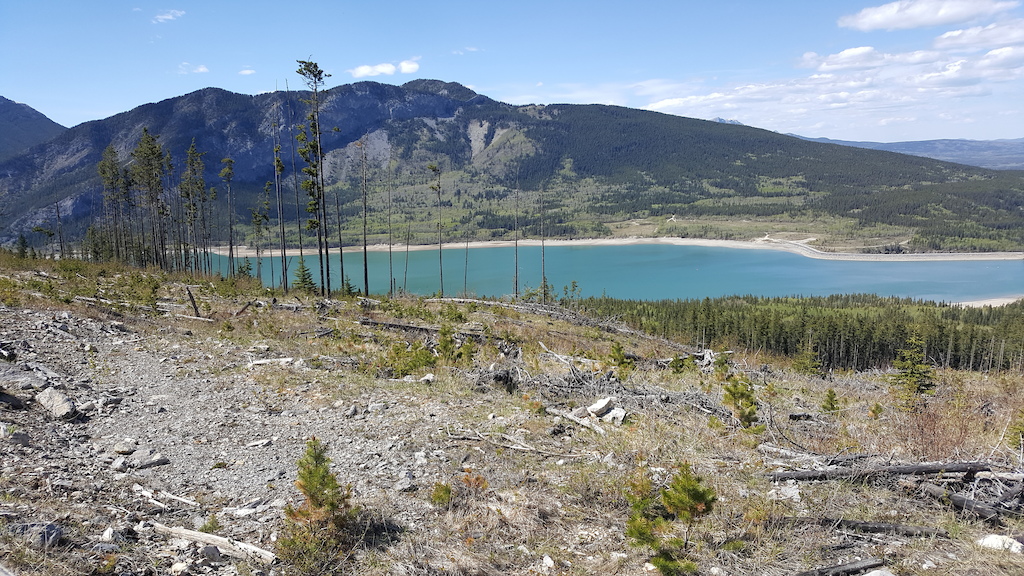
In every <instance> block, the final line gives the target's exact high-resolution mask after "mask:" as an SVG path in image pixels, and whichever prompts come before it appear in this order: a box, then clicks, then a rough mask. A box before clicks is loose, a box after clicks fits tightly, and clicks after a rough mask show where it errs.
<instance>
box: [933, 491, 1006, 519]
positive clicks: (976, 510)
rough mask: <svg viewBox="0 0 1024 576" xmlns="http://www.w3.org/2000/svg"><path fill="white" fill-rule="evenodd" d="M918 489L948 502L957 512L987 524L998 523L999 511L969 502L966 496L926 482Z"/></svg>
mask: <svg viewBox="0 0 1024 576" xmlns="http://www.w3.org/2000/svg"><path fill="white" fill-rule="evenodd" d="M918 488H919V489H920V490H921V491H922V492H924V493H925V494H927V495H929V496H931V497H932V498H937V499H939V500H943V501H948V502H949V503H950V504H951V505H952V506H953V507H954V508H956V509H957V510H962V511H964V512H970V513H972V514H975V515H977V516H978V517H979V518H981V519H982V520H985V521H987V522H995V523H998V522H1000V519H999V510H998V509H996V508H993V507H992V506H989V505H988V504H984V503H982V502H978V501H977V500H971V499H970V498H968V497H966V496H962V495H960V494H956V493H953V492H950V491H948V490H946V489H945V488H942V487H941V486H936V485H935V484H929V483H928V482H922V483H920V484H919V485H918Z"/></svg>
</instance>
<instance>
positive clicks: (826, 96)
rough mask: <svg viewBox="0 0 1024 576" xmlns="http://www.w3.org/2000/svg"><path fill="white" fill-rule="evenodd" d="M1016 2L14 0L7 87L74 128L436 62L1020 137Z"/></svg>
mask: <svg viewBox="0 0 1024 576" xmlns="http://www.w3.org/2000/svg"><path fill="white" fill-rule="evenodd" d="M1022 4H1024V2H1022V1H1020V0H901V1H898V2H890V3H886V2H883V1H879V0H874V1H872V0H860V1H855V0H828V1H822V0H779V1H771V2H769V1H765V0H756V1H754V0H751V1H739V0H718V1H702V2H695V1H691V0H671V1H645V0H634V1H631V2H622V1H615V2H613V1H605V0H590V1H588V2H565V1H563V2H559V1H558V0H548V1H544V2H538V1H534V0H518V1H512V2H489V1H486V0H483V1H481V0H476V1H472V2H470V1H446V2H426V1H423V0H418V1H404V0H401V1H392V2H386V1H380V2H369V1H366V0H362V1H359V2H355V1H349V0H334V1H331V0H321V1H319V2H281V1H276V2H269V1H264V0H250V1H244V2H243V1H227V0H196V1H193V0H159V1H158V2H150V1H134V2H133V1H121V0H104V1H103V2H88V1H84V0H33V1H31V2H29V1H14V0H0V51H2V53H3V54H4V55H5V56H4V59H3V64H2V65H0V96H4V97H6V98H9V99H11V100H15V101H17V102H23V103H25V104H28V105H30V106H32V107H33V108H35V109H37V110H39V111H40V112H42V113H44V114H46V115H47V116H49V117H50V118H52V119H53V120H55V121H57V122H59V123H61V124H63V125H65V126H73V125H75V124H78V123H81V122H85V121H88V120H95V119H99V118H106V117H108V116H111V115H113V114H116V113H118V112H123V111H125V110H129V109H131V108H134V107H136V106H139V105H142V104H145V103H148V102H156V101H159V100H163V99H166V98H171V97H174V96H180V95H182V94H186V93H188V92H191V91H193V90H198V89H200V88H204V87H207V86H216V87H220V88H224V89H227V90H231V91H235V92H240V93H246V94H257V93H260V92H267V91H272V90H275V89H284V88H285V81H287V82H288V84H289V86H290V87H291V88H292V89H295V88H298V87H300V86H301V81H300V78H299V77H298V76H297V75H296V74H295V70H296V68H297V66H296V63H295V61H296V60H298V59H312V60H314V61H316V62H317V63H319V64H320V66H321V67H322V68H324V69H325V70H326V71H327V72H329V73H330V74H331V75H332V77H331V78H329V79H328V86H329V87H331V86H336V85H339V84H347V83H351V82H357V81H361V80H374V81H378V82H385V83H389V84H402V83H404V82H407V81H409V80H412V79H415V78H435V79H440V80H445V81H452V82H459V83H462V84H465V85H467V86H469V87H471V88H473V89H474V90H476V91H477V92H479V93H481V94H485V95H487V96H490V97H492V98H495V99H497V100H501V101H503V102H509V103H513V104H528V103H539V104H551V103H601V104H616V105H621V106H629V107H632V108H644V109H649V110H656V111H659V112H665V113H669V114H678V115H681V116H690V117H694V118H708V119H710V118H714V117H723V118H729V119H736V120H739V121H740V122H742V123H744V124H747V125H750V126H757V127H761V128H766V129H769V130H775V131H778V132H783V133H797V134H801V135H805V136H824V137H828V138H836V139H844V140H874V141H882V142H892V141H901V140H924V139H935V138H968V139H996V138H1021V137H1024V5H1022Z"/></svg>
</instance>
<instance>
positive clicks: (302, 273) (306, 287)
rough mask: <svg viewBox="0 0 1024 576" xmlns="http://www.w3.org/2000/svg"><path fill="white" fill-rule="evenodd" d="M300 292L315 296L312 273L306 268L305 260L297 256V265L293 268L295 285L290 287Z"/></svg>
mask: <svg viewBox="0 0 1024 576" xmlns="http://www.w3.org/2000/svg"><path fill="white" fill-rule="evenodd" d="M292 287H293V288H295V289H296V290H298V291H300V292H305V293H306V294H315V293H316V292H317V288H316V282H314V281H313V273H312V272H310V271H309V267H308V266H306V260H305V259H304V258H303V257H302V256H299V264H298V266H297V267H296V268H295V284H294V285H293V286H292Z"/></svg>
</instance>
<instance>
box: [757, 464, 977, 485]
mask: <svg viewBox="0 0 1024 576" xmlns="http://www.w3.org/2000/svg"><path fill="white" fill-rule="evenodd" d="M990 469H991V467H990V466H989V465H988V464H984V463H982V462H949V463H947V464H913V465H908V466H881V467H878V468H861V469H859V470H856V469H849V468H839V469H832V470H791V471H784V472H772V473H771V474H769V475H768V477H769V478H771V479H772V480H774V481H779V480H840V479H842V480H864V479H866V478H871V477H873V476H920V475H923V474H943V473H947V474H955V473H967V474H970V473H975V472H988V471H989V470H990Z"/></svg>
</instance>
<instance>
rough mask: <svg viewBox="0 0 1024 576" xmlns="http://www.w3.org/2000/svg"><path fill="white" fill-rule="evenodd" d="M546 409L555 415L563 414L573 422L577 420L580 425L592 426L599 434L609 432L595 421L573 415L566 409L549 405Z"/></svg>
mask: <svg viewBox="0 0 1024 576" xmlns="http://www.w3.org/2000/svg"><path fill="white" fill-rule="evenodd" d="M544 410H545V411H546V412H547V413H548V414H552V415H554V416H561V417H562V418H565V419H566V420H569V421H571V422H575V423H577V424H579V425H580V426H584V427H586V428H590V429H591V430H593V431H594V432H597V433H598V434H600V435H602V436H604V435H605V434H607V432H605V431H604V428H601V427H600V426H598V425H597V424H595V423H593V422H588V421H587V420H584V419H583V418H577V417H575V416H573V415H572V414H570V413H568V412H566V411H564V410H558V409H557V408H552V407H550V406H548V407H547V408H545V409H544Z"/></svg>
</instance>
